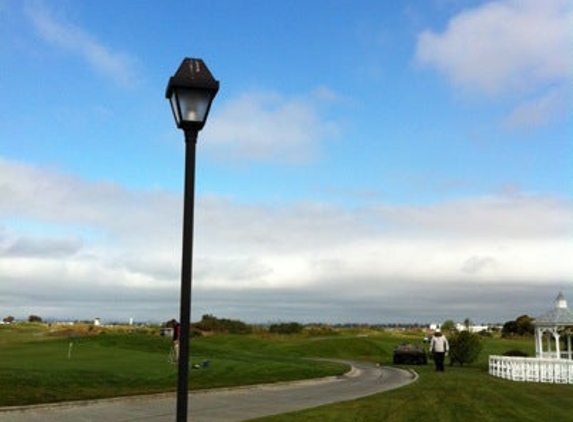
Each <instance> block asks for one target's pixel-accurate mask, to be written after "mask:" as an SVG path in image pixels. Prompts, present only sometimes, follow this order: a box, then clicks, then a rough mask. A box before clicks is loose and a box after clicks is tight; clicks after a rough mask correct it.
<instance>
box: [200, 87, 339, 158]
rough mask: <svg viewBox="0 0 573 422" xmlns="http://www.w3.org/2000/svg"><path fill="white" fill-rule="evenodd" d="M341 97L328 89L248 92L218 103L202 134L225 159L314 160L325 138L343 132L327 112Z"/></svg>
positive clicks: (212, 150)
mask: <svg viewBox="0 0 573 422" xmlns="http://www.w3.org/2000/svg"><path fill="white" fill-rule="evenodd" d="M335 99H336V95H335V94H334V93H333V92H332V91H330V90H328V89H326V88H320V89H318V90H316V91H315V92H314V93H312V94H309V95H305V96H300V97H285V96H282V95H279V94H276V93H272V92H251V93H246V94H243V95H241V96H240V97H238V98H235V99H231V100H229V101H227V102H226V103H224V104H222V105H220V106H218V107H217V108H218V109H217V113H216V114H215V115H214V116H213V118H212V120H213V122H212V123H210V124H209V125H208V126H207V127H206V128H205V130H204V135H202V136H204V137H205V138H206V141H205V143H204V147H205V150H206V151H207V152H208V153H211V154H212V155H214V156H215V157H216V158H218V159H220V160H223V161H235V160H246V161H272V162H287V163H301V162H308V161H310V160H313V159H314V158H315V157H316V154H317V153H318V152H319V150H320V144H321V142H323V141H324V140H326V139H328V138H329V137H334V136H336V135H337V134H338V130H339V128H338V125H337V124H336V123H334V122H333V121H329V120H327V119H326V118H324V117H323V116H322V114H321V111H322V107H323V106H324V104H325V103H329V102H332V101H334V100H335Z"/></svg>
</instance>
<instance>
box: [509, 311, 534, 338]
mask: <svg viewBox="0 0 573 422" xmlns="http://www.w3.org/2000/svg"><path fill="white" fill-rule="evenodd" d="M534 332H535V327H534V326H533V318H531V317H530V316H528V315H521V316H519V317H517V318H516V319H515V320H514V321H507V322H506V323H505V324H503V328H502V329H501V336H502V337H506V338H507V337H514V336H532V335H533V333H534Z"/></svg>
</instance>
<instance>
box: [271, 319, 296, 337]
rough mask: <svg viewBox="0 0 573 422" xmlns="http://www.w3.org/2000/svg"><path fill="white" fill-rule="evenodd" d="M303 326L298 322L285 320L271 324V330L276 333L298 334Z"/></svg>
mask: <svg viewBox="0 0 573 422" xmlns="http://www.w3.org/2000/svg"><path fill="white" fill-rule="evenodd" d="M303 328H304V327H303V326H302V325H301V324H299V323H298V322H286V323H285V322H283V323H280V324H273V325H271V326H270V327H269V331H270V332H271V333H274V334H298V333H300V332H301V331H302V329H303Z"/></svg>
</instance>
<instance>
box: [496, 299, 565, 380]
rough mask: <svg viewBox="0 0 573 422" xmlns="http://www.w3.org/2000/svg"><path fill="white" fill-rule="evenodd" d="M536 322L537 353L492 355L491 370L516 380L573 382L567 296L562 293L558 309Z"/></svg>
mask: <svg viewBox="0 0 573 422" xmlns="http://www.w3.org/2000/svg"><path fill="white" fill-rule="evenodd" d="M533 325H534V327H535V356H536V357H535V358H524V357H513V356H490V357H489V373H490V374H491V375H493V376H495V377H500V378H506V379H511V380H514V381H530V382H550V383H559V384H573V349H572V345H571V334H572V331H571V330H572V329H573V312H572V311H571V310H570V309H569V308H568V307H567V301H566V300H565V296H563V294H562V293H559V295H558V296H557V298H556V299H555V307H554V309H552V310H550V311H548V312H546V313H544V314H543V315H540V316H539V317H537V318H535V320H534V322H533ZM562 337H563V341H562Z"/></svg>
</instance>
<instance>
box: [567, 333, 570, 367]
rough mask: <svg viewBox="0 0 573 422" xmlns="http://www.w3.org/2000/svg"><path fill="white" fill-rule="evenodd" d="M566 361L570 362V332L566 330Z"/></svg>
mask: <svg viewBox="0 0 573 422" xmlns="http://www.w3.org/2000/svg"><path fill="white" fill-rule="evenodd" d="M567 359H569V360H571V332H570V331H569V330H567Z"/></svg>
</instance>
